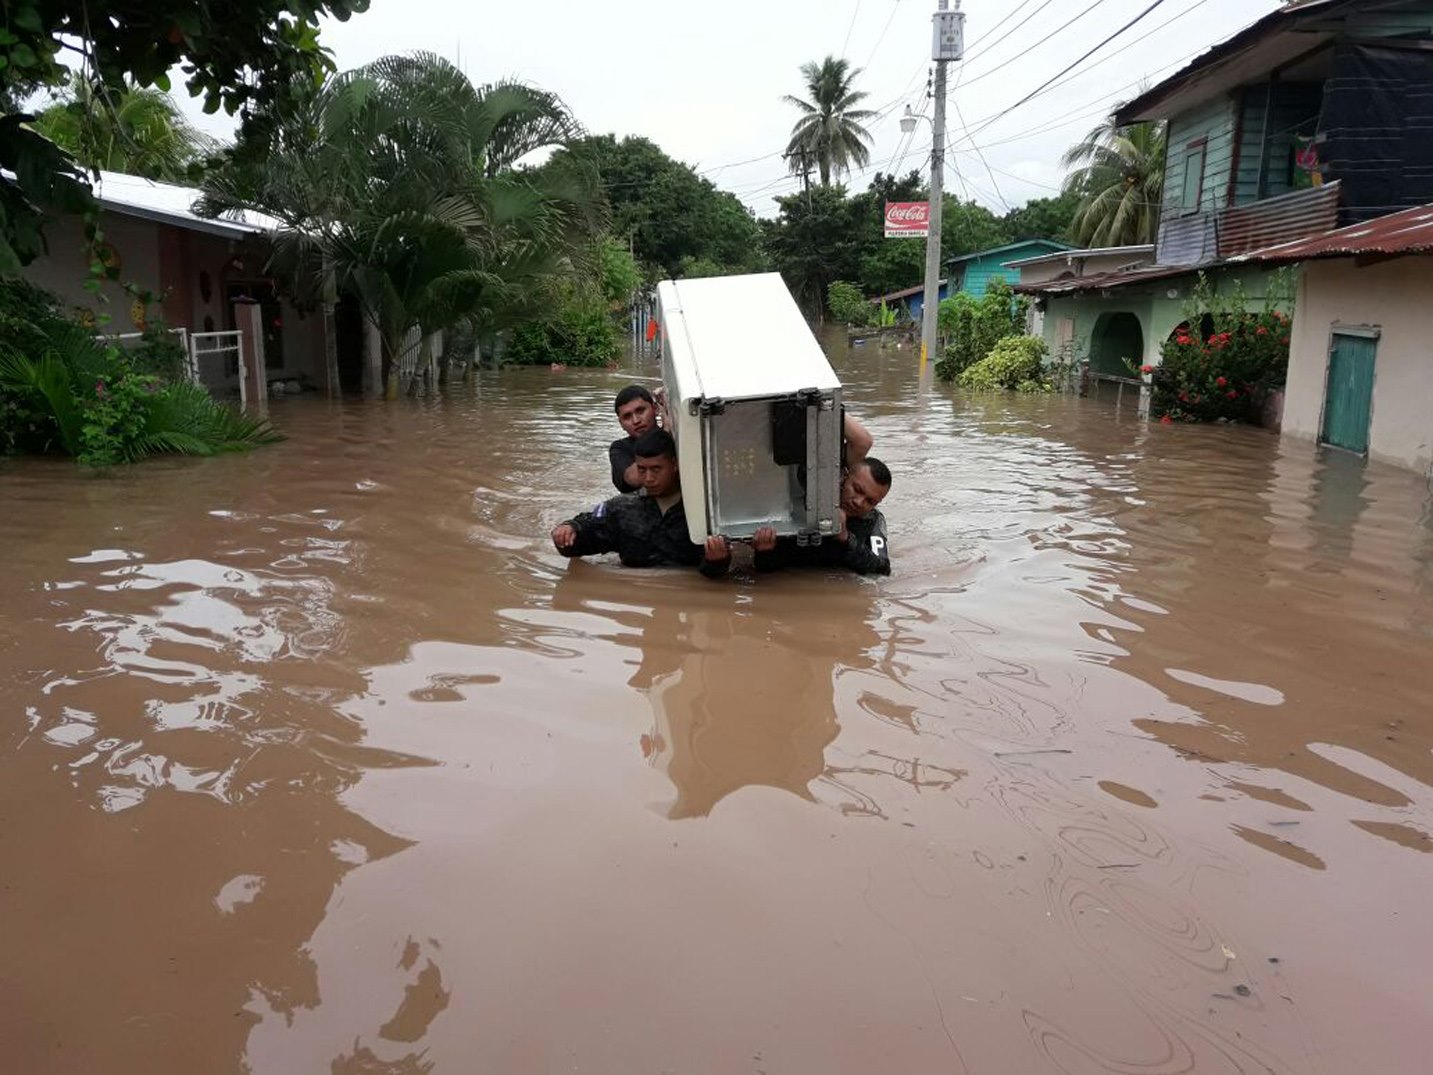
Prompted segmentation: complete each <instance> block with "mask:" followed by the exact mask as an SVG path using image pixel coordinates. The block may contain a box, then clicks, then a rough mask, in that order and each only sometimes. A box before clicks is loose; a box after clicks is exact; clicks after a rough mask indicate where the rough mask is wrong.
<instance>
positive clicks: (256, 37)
mask: <svg viewBox="0 0 1433 1075" xmlns="http://www.w3.org/2000/svg"><path fill="white" fill-rule="evenodd" d="M366 7H367V0H304V2H303V3H295V2H293V0H232V2H229V3H224V4H215V3H212V2H211V0H154V2H152V3H145V4H135V3H133V2H131V0H7V3H6V4H5V8H4V14H3V21H0V97H4V98H5V99H6V100H7V101H8V102H9V103H10V104H11V106H13V104H14V102H15V101H17V100H22V99H24V98H26V97H28V96H29V95H30V94H31V93H33V92H35V91H37V90H40V89H44V88H55V87H59V86H61V85H64V84H65V83H66V82H67V81H68V80H69V78H70V67H68V66H66V64H64V63H62V62H61V61H60V55H61V48H62V44H63V46H64V47H65V49H66V50H67V51H75V52H79V53H81V54H82V56H81V63H82V64H83V67H84V69H85V70H86V71H88V72H91V73H98V75H99V76H100V77H102V78H103V80H104V84H105V86H106V87H107V88H108V89H109V90H110V91H114V92H121V91H123V89H124V88H125V85H126V82H127V81H132V82H133V83H134V84H136V85H138V86H140V87H149V86H154V87H157V88H158V89H159V90H161V91H165V92H167V91H168V90H169V88H170V84H169V72H170V70H171V69H172V68H174V67H176V66H180V65H183V68H184V71H185V74H186V76H187V77H186V79H185V85H186V86H187V87H188V89H189V92H190V93H191V94H194V95H196V96H200V97H203V98H204V108H205V110H206V111H208V112H217V111H218V110H219V109H220V108H223V109H224V110H225V111H226V112H228V113H229V114H230V115H239V116H241V117H242V120H243V125H244V130H245V132H246V134H247V135H248V136H250V137H251V138H255V139H260V140H262V139H263V138H264V137H265V132H267V131H268V130H269V129H270V127H271V126H272V124H273V122H274V118H273V117H274V116H276V115H278V114H279V113H281V112H283V111H284V110H285V108H286V107H287V104H288V103H289V100H290V98H291V95H292V94H293V92H294V90H295V87H302V86H304V85H309V86H312V85H313V84H315V83H316V82H317V81H319V80H321V79H322V77H323V76H324V75H325V74H326V73H327V72H328V71H330V70H332V67H333V64H332V60H331V59H330V57H329V54H328V53H327V51H325V50H324V49H323V48H321V47H320V46H319V43H318V24H319V20H320V18H322V17H324V16H333V17H335V18H338V19H340V20H343V19H347V18H348V16H349V15H350V14H351V13H353V12H357V11H362V10H364V9H365V8H366ZM32 118H33V117H32V116H30V115H28V114H25V113H20V112H10V111H9V110H8V109H7V114H6V115H4V116H3V117H0V169H5V170H8V171H9V172H10V173H12V174H13V177H14V178H11V177H10V176H9V175H5V174H3V173H0V273H13V272H15V271H16V270H18V269H19V268H20V267H21V266H22V265H24V264H26V263H28V262H29V261H30V260H32V259H33V258H35V257H36V256H38V255H39V254H40V253H41V251H42V250H43V249H44V245H43V237H42V235H41V226H42V223H43V219H44V214H45V213H46V212H50V213H82V212H89V211H92V210H93V208H94V200H93V197H92V196H91V194H90V191H89V185H88V183H87V182H86V180H85V177H84V176H83V174H81V172H80V171H79V169H78V168H77V167H76V165H75V162H74V159H73V158H72V157H70V156H69V154H67V153H65V152H64V151H63V150H61V149H59V148H58V147H57V146H56V145H55V144H54V143H53V142H51V141H50V140H49V139H47V138H45V137H43V136H42V135H40V134H39V133H37V132H35V131H34V130H32V129H30V128H29V127H28V126H27V125H26V124H27V123H28V121H29V120H31V119H32Z"/></svg>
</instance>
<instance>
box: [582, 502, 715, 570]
mask: <svg viewBox="0 0 1433 1075" xmlns="http://www.w3.org/2000/svg"><path fill="white" fill-rule="evenodd" d="M567 525H568V526H571V527H572V528H573V529H574V530H576V531H577V540H576V541H575V542H574V543H573V545H572V547H571V548H570V549H560V550H558V551H560V552H561V553H562V555H563V556H591V555H593V554H594V553H599V552H615V553H616V554H617V556H618V558H619V559H620V560H621V561H622V563H623V565H624V566H626V567H694V566H696V565H698V564H700V565H701V569H702V574H703V575H709V576H712V577H717V576H720V575H724V574H725V573H726V569H727V567H728V566H730V562H731V561H730V558H728V559H726V560H721V561H718V562H716V563H711V562H708V561H707V560H706V558H705V557H706V550H705V549H704V548H703V547H702V546H701V545H697V544H695V543H694V542H693V541H692V539H691V536H690V535H689V534H688V533H687V513H686V509H685V508H684V507H683V506H682V502H681V501H680V500H678V501H677V502H676V503H675V504H673V505H672V506H671V507H670V508H668V509H667V510H666V511H665V512H664V511H663V510H662V508H661V505H659V504H658V503H657V500H656V498H655V497H650V496H647V495H645V494H643V493H624V494H623V495H622V496H614V497H613V498H612V499H611V500H608V501H605V502H603V503H601V504H599V505H597V507H596V508H594V509H593V510H592V511H584V512H583V513H582V514H581V515H579V516H577V517H576V518H575V519H569V520H567Z"/></svg>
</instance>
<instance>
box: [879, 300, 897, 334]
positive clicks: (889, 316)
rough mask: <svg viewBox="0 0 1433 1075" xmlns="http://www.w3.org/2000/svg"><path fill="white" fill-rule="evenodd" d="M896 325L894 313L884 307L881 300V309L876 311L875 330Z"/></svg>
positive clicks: (883, 302)
mask: <svg viewBox="0 0 1433 1075" xmlns="http://www.w3.org/2000/svg"><path fill="white" fill-rule="evenodd" d="M895 323H896V311H895V310H894V309H893V308H892V307H890V306H887V305H886V300H885V299H882V300H881V308H880V309H879V310H877V311H876V319H875V325H876V327H877V328H891V327H892V326H894V325H895Z"/></svg>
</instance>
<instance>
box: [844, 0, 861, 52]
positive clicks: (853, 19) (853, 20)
mask: <svg viewBox="0 0 1433 1075" xmlns="http://www.w3.org/2000/svg"><path fill="white" fill-rule="evenodd" d="M860 14H861V0H856V10H855V11H853V12H851V25H850V26H847V27H846V40H845V41H842V42H841V58H842V59H845V57H846V46H847V45H849V44H850V43H851V31H852V30H854V29H855V28H856V19H857V17H858V16H859V15H860Z"/></svg>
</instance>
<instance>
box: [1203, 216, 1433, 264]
mask: <svg viewBox="0 0 1433 1075" xmlns="http://www.w3.org/2000/svg"><path fill="white" fill-rule="evenodd" d="M1400 254H1433V205H1423V206H1419V207H1418V208H1416V209H1405V210H1404V211H1403V212H1401V213H1393V214H1391V215H1389V216H1383V217H1378V218H1377V219H1376V220H1370V221H1368V222H1366V223H1363V224H1354V225H1351V226H1350V227H1347V228H1339V229H1338V230H1337V231H1331V232H1326V233H1324V234H1323V235H1314V236H1310V237H1308V238H1304V239H1295V240H1292V241H1291V242H1287V243H1277V244H1275V245H1273V246H1266V247H1263V248H1262V249H1259V250H1254V251H1252V252H1250V253H1248V254H1243V255H1240V256H1238V257H1233V258H1230V259H1229V261H1230V262H1232V263H1240V262H1264V263H1269V262H1276V263H1289V262H1295V261H1312V260H1313V259H1315V258H1345V257H1359V256H1361V255H1385V256H1392V257H1396V256H1398V255H1400Z"/></svg>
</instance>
